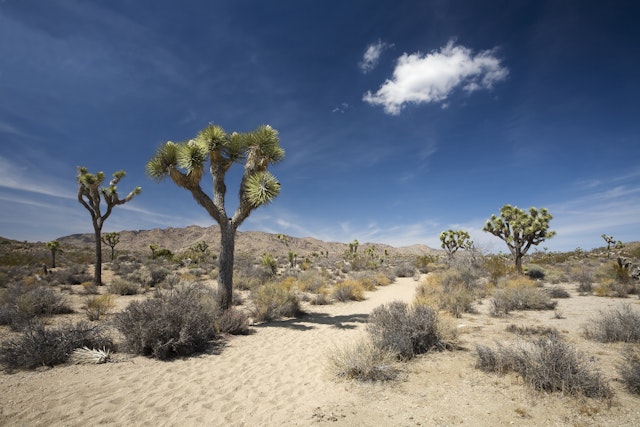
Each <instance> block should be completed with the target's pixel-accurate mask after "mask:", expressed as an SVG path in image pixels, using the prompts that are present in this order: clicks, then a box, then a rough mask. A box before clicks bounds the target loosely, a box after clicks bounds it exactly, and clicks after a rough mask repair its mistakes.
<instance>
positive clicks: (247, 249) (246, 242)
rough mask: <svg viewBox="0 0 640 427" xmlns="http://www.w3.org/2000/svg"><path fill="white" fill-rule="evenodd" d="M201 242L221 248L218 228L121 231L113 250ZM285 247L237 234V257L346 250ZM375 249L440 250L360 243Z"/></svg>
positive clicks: (266, 236)
mask: <svg viewBox="0 0 640 427" xmlns="http://www.w3.org/2000/svg"><path fill="white" fill-rule="evenodd" d="M57 240H59V241H60V243H61V244H62V245H74V246H80V247H83V246H86V247H93V245H94V240H93V233H87V234H73V235H71V236H65V237H60V238H59V239H57ZM199 241H204V242H206V243H207V244H208V245H209V248H210V249H211V250H212V251H213V252H214V253H217V252H218V250H219V249H218V248H219V245H220V229H219V227H218V226H217V225H214V226H211V227H200V226H197V225H191V226H188V227H185V228H173V227H169V228H156V229H153V230H138V231H120V243H118V245H117V246H116V250H118V249H120V250H129V251H132V252H149V245H150V244H156V245H158V246H159V247H160V248H166V249H169V250H170V251H171V252H173V253H179V252H181V251H183V250H185V249H187V248H189V247H191V246H192V245H194V244H195V243H196V242H199ZM287 243H288V246H286V245H285V244H284V243H283V242H282V241H281V240H280V239H278V237H277V235H276V234H270V233H264V232H261V231H245V232H241V231H239V232H238V233H237V235H236V254H254V253H255V254H262V253H264V252H269V253H271V254H273V255H276V256H286V255H287V253H288V251H293V252H296V253H297V254H298V256H301V257H303V256H306V255H310V254H311V253H313V252H316V253H318V254H320V253H325V254H326V253H327V251H328V252H329V254H330V255H337V254H342V253H344V251H346V250H347V249H348V247H349V245H348V244H345V243H338V242H324V241H322V240H318V239H314V238H311V237H304V238H298V237H291V236H287ZM372 245H373V246H375V247H376V248H377V250H378V252H381V253H382V252H384V251H385V250H387V251H388V254H389V256H392V257H396V256H418V255H425V254H436V253H440V250H436V249H433V248H430V247H429V246H426V245H412V246H405V247H398V248H396V247H393V246H389V245H385V244H380V243H360V250H359V252H360V251H364V250H365V249H366V248H367V247H369V246H372Z"/></svg>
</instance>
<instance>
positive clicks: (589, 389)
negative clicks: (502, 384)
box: [476, 334, 613, 399]
mask: <svg viewBox="0 0 640 427" xmlns="http://www.w3.org/2000/svg"><path fill="white" fill-rule="evenodd" d="M476 368H478V369H481V370H483V371H485V372H495V373H499V374H504V373H507V372H515V373H517V374H518V375H520V376H521V377H522V378H523V379H524V381H525V382H527V383H528V384H529V385H531V386H532V387H533V388H534V389H536V390H540V391H546V392H561V393H564V394H570V395H580V396H586V397H592V398H599V399H609V398H611V397H612V396H613V391H612V390H611V388H610V387H609V385H608V384H607V383H606V381H605V379H604V378H603V376H602V374H601V373H600V372H599V371H598V370H597V368H596V367H595V364H594V363H593V362H590V361H589V359H588V358H587V356H585V355H583V354H581V353H579V352H578V351H577V350H576V349H575V348H574V347H573V346H572V345H571V344H569V343H566V342H565V341H564V340H562V338H561V337H560V336H559V335H558V334H548V335H546V336H544V337H541V338H538V339H536V340H534V341H532V342H524V341H518V342H517V343H515V344H510V345H508V346H503V345H499V346H498V347H497V349H493V348H490V347H487V346H484V345H478V346H476Z"/></svg>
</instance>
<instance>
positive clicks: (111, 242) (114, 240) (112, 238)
mask: <svg viewBox="0 0 640 427" xmlns="http://www.w3.org/2000/svg"><path fill="white" fill-rule="evenodd" d="M102 243H104V244H105V245H107V246H109V247H110V248H111V261H113V253H114V251H115V247H116V245H117V244H118V243H120V233H118V232H115V231H114V232H112V233H105V234H103V235H102Z"/></svg>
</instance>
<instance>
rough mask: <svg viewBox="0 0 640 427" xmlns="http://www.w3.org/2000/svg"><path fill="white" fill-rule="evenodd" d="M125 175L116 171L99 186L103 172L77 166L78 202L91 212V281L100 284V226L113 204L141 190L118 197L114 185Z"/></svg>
mask: <svg viewBox="0 0 640 427" xmlns="http://www.w3.org/2000/svg"><path fill="white" fill-rule="evenodd" d="M125 175H126V172H125V171H123V170H121V171H118V172H116V173H114V174H113V179H111V181H110V182H109V186H108V187H101V185H102V183H103V182H104V172H98V173H96V174H95V175H94V174H92V173H89V172H88V171H87V168H86V167H83V166H81V167H78V202H80V204H81V205H82V206H84V207H85V209H86V210H88V211H89V213H90V214H91V221H92V223H93V231H94V233H95V241H96V269H95V275H94V279H93V281H94V282H95V283H96V284H97V285H101V284H102V238H101V234H102V226H103V225H104V222H105V221H106V220H107V218H109V215H111V211H112V210H113V207H114V206H118V205H124V204H125V203H127V202H128V201H130V200H131V199H133V196H135V195H136V194H140V191H142V189H141V188H140V187H136V188H134V189H133V191H131V192H130V193H129V194H128V195H127V197H125V198H124V199H120V197H119V196H118V188H117V187H116V185H117V184H118V182H120V180H121V179H122V178H124V176H125ZM103 202H104V204H105V205H106V210H105V212H104V214H103V213H102V203H103Z"/></svg>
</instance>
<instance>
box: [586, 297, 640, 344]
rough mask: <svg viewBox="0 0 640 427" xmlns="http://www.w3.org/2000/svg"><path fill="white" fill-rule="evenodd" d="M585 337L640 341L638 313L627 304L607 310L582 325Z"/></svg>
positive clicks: (601, 340)
mask: <svg viewBox="0 0 640 427" xmlns="http://www.w3.org/2000/svg"><path fill="white" fill-rule="evenodd" d="M583 331H584V335H585V337H587V338H589V339H592V340H594V341H599V342H629V343H640V313H638V312H637V311H634V310H633V309H632V308H631V306H630V305H629V304H623V305H622V306H620V307H619V308H613V309H611V310H609V311H606V312H605V311H601V312H600V315H599V317H597V318H594V319H592V320H591V321H590V322H589V323H587V324H585V325H584V326H583Z"/></svg>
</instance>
